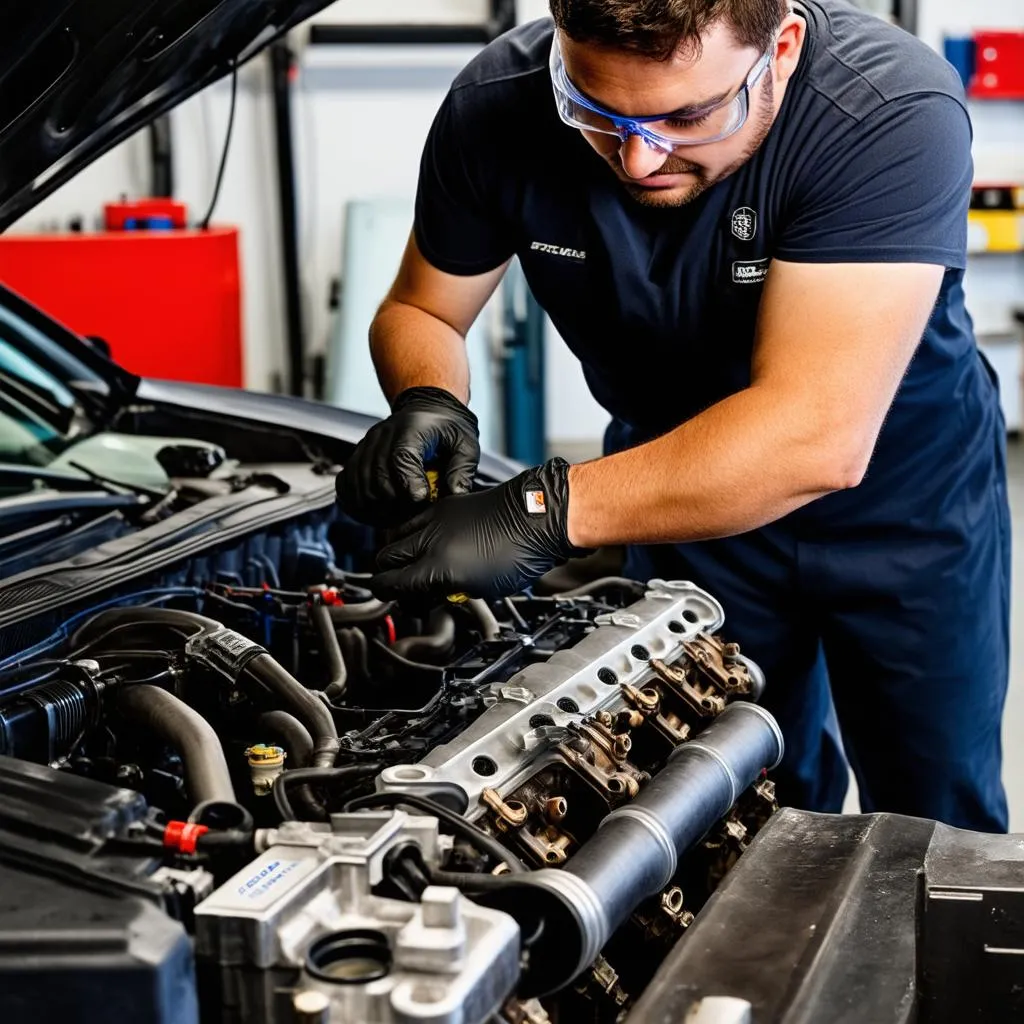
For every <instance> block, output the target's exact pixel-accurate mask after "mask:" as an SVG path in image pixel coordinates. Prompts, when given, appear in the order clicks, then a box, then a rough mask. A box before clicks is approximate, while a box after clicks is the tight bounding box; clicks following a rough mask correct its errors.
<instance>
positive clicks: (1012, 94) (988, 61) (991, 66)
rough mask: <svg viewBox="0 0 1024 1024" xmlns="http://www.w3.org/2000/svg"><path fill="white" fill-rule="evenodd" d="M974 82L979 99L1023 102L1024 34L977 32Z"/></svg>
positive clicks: (973, 86)
mask: <svg viewBox="0 0 1024 1024" xmlns="http://www.w3.org/2000/svg"><path fill="white" fill-rule="evenodd" d="M974 54H975V58H974V59H975V64H974V78H973V79H972V80H971V87H970V90H969V92H970V94H971V95H972V96H976V97H978V98H979V99H993V100H999V99H1004V100H1019V99H1024V32H975V33H974Z"/></svg>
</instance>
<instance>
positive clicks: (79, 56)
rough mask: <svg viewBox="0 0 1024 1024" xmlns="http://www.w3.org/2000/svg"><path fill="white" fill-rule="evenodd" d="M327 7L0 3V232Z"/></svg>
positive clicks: (302, 2)
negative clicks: (117, 147) (130, 138)
mask: <svg viewBox="0 0 1024 1024" xmlns="http://www.w3.org/2000/svg"><path fill="white" fill-rule="evenodd" d="M329 2H330V0H103V2H102V3H96V0H34V2H32V3H8V4H4V5H3V6H4V14H3V19H2V20H3V32H2V33H0V231H3V230H4V229H5V228H7V227H8V226H9V225H10V224H11V223H12V222H13V221H14V220H16V219H17V218H18V217H20V216H22V215H23V214H24V213H25V212H26V211H28V210H29V209H31V208H32V207H33V206H34V205H35V204H36V203H38V202H39V201H40V200H42V199H43V198H44V197H45V196H47V195H49V194H50V193H51V192H53V191H54V189H56V188H58V187H59V186H60V185H62V184H63V183H64V182H65V181H67V180H68V179H70V178H72V177H74V175H76V174H77V173H78V172H79V171H80V170H81V169H82V168H83V167H85V166H86V165H88V164H90V163H92V161H93V160H95V159H96V158H97V157H99V156H101V155H102V154H103V153H105V152H106V151H107V150H109V149H110V148H112V147H113V146H115V145H117V143H119V142H121V141H122V140H123V139H125V138H127V137H128V136H129V135H131V134H132V133H133V132H135V131H137V130H138V129H139V128H140V127H142V126H143V125H145V124H147V123H148V122H149V121H151V120H153V118H155V117H158V116H159V115H161V114H164V113H166V112H167V111H168V110H170V109H171V108H172V107H174V106H176V105H177V104H178V103H180V102H181V101H182V100H184V99H187V98H188V97H189V96H191V95H192V94H193V93H196V92H198V91H199V90H200V89H203V88H205V87H206V86H207V85H209V84H210V83H211V82H214V81H216V80H217V79H218V78H222V77H223V76H224V75H226V74H228V73H229V72H230V71H231V69H232V67H233V66H234V65H235V62H236V61H237V63H238V64H239V65H240V64H244V63H245V62H246V61H247V60H249V59H250V58H252V57H253V56H255V54H257V53H258V52H259V51H260V50H261V49H263V48H264V47H265V46H267V45H268V44H269V43H270V42H271V41H272V40H273V39H274V38H275V37H277V36H278V35H280V34H281V33H283V32H285V31H287V30H288V29H289V28H291V27H292V26H294V25H297V24H298V23H299V22H301V21H303V20H304V19H305V18H308V17H309V16H310V15H312V14H314V13H315V12H316V11H318V10H320V9H321V8H323V7H326V6H327V5H328V3H329Z"/></svg>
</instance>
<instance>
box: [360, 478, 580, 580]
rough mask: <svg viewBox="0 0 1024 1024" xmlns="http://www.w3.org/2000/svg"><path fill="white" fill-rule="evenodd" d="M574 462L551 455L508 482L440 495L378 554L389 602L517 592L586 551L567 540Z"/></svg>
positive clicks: (376, 577) (381, 578)
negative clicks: (572, 463) (457, 595)
mask: <svg viewBox="0 0 1024 1024" xmlns="http://www.w3.org/2000/svg"><path fill="white" fill-rule="evenodd" d="M568 474H569V465H568V463H567V462H565V460H563V459H552V460H551V461H550V462H546V463H545V464H544V465H543V466H537V467H535V468H534V469H528V470H526V472H525V473H520V474H519V476H517V477H514V478H513V479H512V480H509V481H508V482H507V483H503V484H500V485H499V486H497V487H492V488H490V489H489V490H486V491H477V492H475V493H473V494H461V495H453V496H452V497H448V498H442V499H441V501H439V502H438V503H437V504H436V505H434V506H433V507H432V508H430V509H429V510H427V511H426V512H424V513H423V514H422V515H419V516H417V517H416V518H415V519H413V520H412V521H411V522H409V523H408V524H406V526H405V527H404V528H403V529H402V533H403V536H402V537H401V539H399V540H396V541H395V542H394V543H392V544H389V545H388V546H387V547H386V548H384V549H383V550H382V551H381V552H380V554H379V555H378V557H377V563H378V565H379V566H380V567H381V569H382V570H384V571H383V572H381V573H379V574H378V575H377V576H375V577H374V578H373V580H372V581H371V583H370V586H371V588H372V590H373V592H374V594H376V595H377V596H378V597H380V598H384V599H391V598H403V597H420V598H435V599H443V598H444V597H446V596H448V595H449V594H456V593H464V594H468V595H469V596H470V597H485V598H494V597H502V596H505V595H508V594H514V593H515V592H516V591H518V590H522V589H523V587H526V586H528V585H529V584H530V583H532V582H533V581H534V580H536V579H538V578H539V577H540V576H543V575H544V573H546V572H547V571H548V570H549V569H553V568H554V567H555V566H556V565H561V564H562V563H563V562H565V561H567V560H568V559H569V558H571V557H573V556H574V555H577V554H585V552H584V551H583V550H582V549H580V548H576V547H575V546H574V545H572V544H571V543H570V542H569V537H568V532H567V527H566V520H567V516H568V509H569V481H568Z"/></svg>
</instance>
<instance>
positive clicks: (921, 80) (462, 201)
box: [415, 0, 999, 532]
mask: <svg viewBox="0 0 1024 1024" xmlns="http://www.w3.org/2000/svg"><path fill="white" fill-rule="evenodd" d="M797 11H798V13H800V14H802V15H803V16H804V17H805V19H806V21H807V28H808V31H807V36H806V41H805V44H804V48H803V52H802V54H801V58H800V63H799V66H798V68H797V71H796V73H795V74H794V76H793V77H792V78H791V79H790V82H789V85H788V87H787V91H786V95H785V97H784V99H783V102H782V106H781V109H780V111H779V114H778V117H777V119H776V121H775V123H774V125H773V126H772V128H771V131H770V132H769V134H768V136H767V137H766V139H765V141H764V143H763V144H762V146H761V147H760V148H759V149H758V150H757V152H756V153H755V154H754V155H753V156H752V157H751V158H750V160H749V161H748V162H747V163H746V164H744V165H743V166H742V167H741V168H739V169H738V170H737V171H735V172H734V173H733V174H732V175H730V176H729V177H727V178H726V179H724V180H722V181H720V182H718V183H716V184H715V185H713V186H712V187H711V188H709V189H708V190H707V191H706V192H704V193H703V194H702V195H700V196H699V197H698V198H697V199H695V200H694V201H692V202H690V203H688V204H686V205H684V206H682V207H679V208H677V209H658V208H650V207H645V206H642V205H641V204H639V203H637V202H636V201H635V200H633V199H632V197H630V196H629V194H628V193H627V192H626V191H625V189H623V187H622V186H621V185H620V183H619V182H618V180H617V179H616V178H615V176H614V174H613V172H612V171H611V169H610V168H609V167H608V166H607V165H606V164H605V162H604V161H603V160H602V159H601V158H600V157H598V155H597V154H596V153H594V151H593V150H592V149H591V148H590V146H589V145H588V143H587V142H586V141H585V140H584V139H583V137H582V136H581V135H580V133H579V132H578V131H577V130H576V129H573V128H570V127H569V126H567V125H565V124H563V123H562V122H561V121H560V120H559V118H558V115H557V112H556V109H555V103H554V99H553V96H552V89H551V81H550V77H549V74H548V68H547V65H548V54H549V51H550V46H551V39H552V34H553V31H554V29H553V25H552V23H551V21H550V20H547V19H545V20H542V21H537V22H532V23H530V24H527V25H523V26H521V27H519V28H517V29H515V30H514V31H512V32H510V33H508V34H506V35H505V36H503V37H501V38H500V39H498V40H497V41H496V42H494V43H492V44H491V45H490V46H488V47H487V48H486V49H485V50H484V51H483V52H482V53H481V54H480V55H479V56H478V57H477V58H476V59H475V60H473V61H472V63H470V64H469V65H468V67H467V68H466V69H465V70H464V71H463V72H462V73H461V74H460V75H459V77H458V78H457V79H456V81H455V83H454V84H453V86H452V89H451V91H450V93H449V94H448V96H447V98H446V99H445V101H444V103H443V105H442V107H441V109H440V110H439V112H438V114H437V117H436V119H435V122H434V125H433V128H432V129H431V132H430V135H429V138H428V140H427V144H426V147H425V150H424V154H423V160H422V165H421V171H420V182H419V191H418V195H417V202H416V223H415V232H416V240H417V243H418V245H419V248H420V250H421V252H422V253H423V255H424V256H425V257H426V259H427V260H428V261H429V262H430V263H432V264H433V265H434V266H436V267H438V268H439V269H440V270H443V271H446V272H448V273H451V274H460V275H466V274H479V273H483V272H484V271H487V270H491V269H493V268H495V267H497V266H499V265H500V264H502V263H503V262H504V261H505V260H506V259H508V258H509V257H510V256H512V255H513V254H515V255H517V256H518V257H519V259H520V261H521V263H522V265H523V268H524V271H525V273H526V277H527V280H528V281H529V284H530V287H531V289H532V291H533V293H534V295H535V296H536V298H537V300H538V301H539V302H540V304H541V305H542V306H543V307H544V309H545V310H546V311H547V313H548V315H549V316H550V317H551V319H552V321H553V323H554V325H555V327H556V328H557V330H558V332H559V334H560V335H561V336H562V337H563V338H564V339H565V341H566V343H567V344H568V345H569V347H570V348H571V349H572V351H573V352H574V353H575V355H576V356H577V357H578V358H579V359H580V361H581V363H582V365H583V370H584V374H585V375H586V379H587V382H588V384H589V386H590V389H591V390H592V392H593V394H594V396H595V397H596V398H597V400H598V401H599V402H600V403H601V405H603V406H604V408H605V409H607V410H608V411H609V413H611V414H612V416H613V417H614V418H615V419H616V420H619V421H621V424H622V425H623V427H622V429H620V431H619V438H620V444H621V443H635V442H638V441H641V440H645V439H648V438H650V437H652V436H655V435H657V434H659V433H663V432H664V431H666V430H668V429H671V428H672V427H674V426H677V425H678V424H680V423H682V422H683V421H685V420H686V419H688V418H690V417H692V416H694V415H696V414H697V413H699V412H700V411H702V410H703V409H705V408H707V407H708V406H709V405H711V404H713V403H714V402H716V401H719V400H720V399H722V398H724V397H725V396H727V395H729V394H732V393H735V392H736V391H738V390H741V389H742V388H744V387H746V386H748V385H749V383H750V366H751V355H752V350H753V343H754V337H755V326H756V320H757V313H758V305H759V302H760V299H761V293H762V290H763V282H764V279H765V276H766V274H767V268H768V265H769V263H770V261H771V260H772V259H773V258H775V257H778V258H779V259H783V260H788V261H792V262H809V263H858V262H862V263H885V262H900V263H930V264H938V265H941V266H944V267H946V268H947V270H946V274H945V278H944V282H943V286H942V291H941V294H940V296H939V299H938V301H937V303H936V306H935V309H934V312H933V314H932V317H931V319H930V321H929V324H928V327H927V330H926V332H925V335H924V337H923V339H922V343H921V345H920V346H919V348H918V351H917V353H916V354H915V356H914V359H913V361H912V363H911V366H910V368H909V370H908V372H907V374H906V377H905V379H904V381H903V384H902V386H901V388H900V390H899V392H898V394H897V397H896V400H895V402H894V404H893V407H892V409H891V410H890V413H889V416H888V417H887V420H886V423H885V426H884V427H883V430H882V434H881V436H880V438H879V442H878V445H877V447H876V450H875V454H874V457H873V459H872V462H871V465H870V467H869V471H868V475H867V477H866V479H865V481H864V483H862V484H861V486H860V487H858V488H856V489H854V490H852V491H845V492H840V493H837V494H833V495H829V496H828V497H826V498H823V499H821V500H819V501H817V502H814V503H813V504H812V505H810V506H808V507H807V508H806V509H804V510H801V511H800V512H798V513H795V514H794V516H795V517H797V518H798V519H799V520H801V521H803V522H804V523H805V524H806V525H808V526H810V525H812V524H818V525H821V526H824V525H826V524H827V525H828V526H829V528H830V532H831V531H832V530H834V529H835V528H839V529H842V528H843V527H844V526H851V527H852V526H855V525H856V526H858V527H861V528H862V527H863V526H864V525H866V523H867V522H870V523H872V524H873V525H889V526H894V525H899V524H906V523H907V521H908V517H909V519H910V520H911V521H919V522H920V525H926V524H925V522H924V521H922V520H928V521H930V520H932V519H933V518H934V517H935V516H936V515H938V516H939V519H941V515H939V512H940V511H941V510H939V509H937V508H936V507H935V502H936V501H937V500H939V496H941V501H942V504H947V503H948V502H949V501H950V500H953V501H955V500H956V498H955V496H954V491H955V490H956V488H955V487H954V480H955V479H956V477H957V474H959V479H960V483H961V484H962V482H963V477H964V473H963V472H962V470H963V469H964V466H965V465H966V464H967V463H971V462H975V461H976V460H977V459H978V458H984V459H986V460H987V461H989V462H990V461H991V458H992V453H993V451H994V450H995V449H994V444H993V438H994V437H995V436H997V433H998V426H999V422H998V421H999V412H998V397H997V395H996V391H995V388H994V385H993V382H992V378H991V375H990V373H989V372H988V370H987V368H986V365H985V364H984V362H983V360H982V359H981V358H980V356H979V354H978V351H977V347H976V345H975V342H974V337H973V331H972V325H971V321H970V317H969V316H968V314H967V312H966V310H965V307H964V297H963V290H962V280H963V270H964V267H965V260H966V253H965V250H966V235H967V206H968V199H969V195H970V185H971V178H972V164H971V155H970V146H971V127H970V121H969V119H968V115H967V112H966V109H965V106H964V99H963V90H962V87H961V84H960V81H959V79H958V77H957V75H956V73H955V71H954V70H953V69H952V67H951V66H950V65H949V64H947V63H946V62H945V61H944V60H943V59H942V58H941V57H939V56H938V55H937V54H935V53H934V52H933V51H931V50H930V49H928V48H927V47H926V46H925V45H924V44H923V43H921V42H920V41H919V40H917V39H915V38H914V37H913V36H911V35H909V34H907V33H906V32H903V31H901V30H899V29H896V28H893V27H892V26H890V25H888V24H886V23H885V22H883V21H881V20H880V19H878V18H875V17H874V16H872V15H869V14H866V13H864V12H861V11H859V10H857V9H856V8H854V7H852V6H851V5H849V4H847V3H845V2H843V0H803V2H802V3H800V4H798V5H797ZM866 300H869V297H866ZM793 315H794V317H798V316H799V311H798V310H794V312H793ZM965 460H966V461H965ZM791 518H792V517H791Z"/></svg>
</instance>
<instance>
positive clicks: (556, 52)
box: [549, 32, 775, 152]
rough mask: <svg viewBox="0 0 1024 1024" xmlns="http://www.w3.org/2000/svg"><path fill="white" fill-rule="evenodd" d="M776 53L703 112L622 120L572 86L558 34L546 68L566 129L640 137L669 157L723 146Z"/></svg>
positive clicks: (743, 118)
mask: <svg viewBox="0 0 1024 1024" xmlns="http://www.w3.org/2000/svg"><path fill="white" fill-rule="evenodd" d="M774 52H775V47H774V45H773V46H772V48H771V49H770V50H769V51H768V52H767V53H766V54H764V56H762V57H761V58H760V59H759V60H758V62H757V63H756V64H755V65H754V66H753V67H752V68H751V69H750V73H749V74H748V75H747V78H746V81H745V82H744V83H743V85H742V86H740V89H739V91H738V92H737V93H736V94H735V95H733V96H732V97H730V98H729V99H726V100H723V101H722V102H721V103H717V104H715V105H714V106H712V107H708V108H707V109H705V110H695V111H690V110H688V111H687V112H686V114H685V116H682V115H681V114H680V112H678V111H676V112H673V113H670V114H654V115H651V116H648V117H623V116H622V115H621V114H615V113H612V111H610V110H605V109H604V108H603V107H601V106H599V105H598V104H596V103H595V102H594V101H593V100H591V99H588V98H587V97H586V96H584V95H583V93H581V92H580V91H579V89H577V88H576V86H574V85H573V84H572V81H571V80H570V78H569V75H568V73H567V72H566V70H565V64H564V63H563V62H562V51H561V48H560V47H559V45H558V33H557V32H556V33H555V37H554V39H553V40H552V42H551V60H550V64H549V67H550V70H551V84H552V86H553V88H554V91H555V105H556V106H557V107H558V116H559V117H560V118H561V119H562V120H563V121H564V122H565V123H566V124H567V125H571V126H572V127H573V128H579V129H581V130H582V131H586V132H601V133H602V134H603V135H616V136H618V138H619V139H620V140H621V141H622V142H625V141H626V139H628V138H629V137H630V136H631V135H638V136H639V137H640V138H641V139H643V140H644V141H645V142H646V143H647V144H648V145H650V146H654V147H656V148H658V149H662V150H665V151H666V152H672V150H674V149H676V148H677V147H678V146H706V145H707V144H708V143H709V142H721V141H722V139H727V138H729V136H730V135H733V134H735V133H736V132H738V131H739V130H740V128H742V127H743V125H744V123H745V122H746V120H747V114H748V113H749V111H750V91H751V90H752V89H753V88H754V86H756V85H757V83H758V82H759V81H760V80H761V76H762V75H763V74H764V73H765V71H767V70H768V67H769V66H770V65H771V62H772V55H773V54H774Z"/></svg>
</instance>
